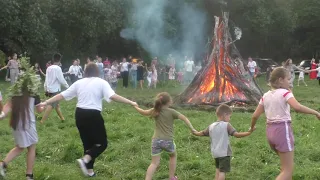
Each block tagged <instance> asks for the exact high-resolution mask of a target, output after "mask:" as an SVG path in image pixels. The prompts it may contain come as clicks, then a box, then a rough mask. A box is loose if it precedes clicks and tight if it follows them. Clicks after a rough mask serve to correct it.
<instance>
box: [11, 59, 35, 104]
mask: <svg viewBox="0 0 320 180" xmlns="http://www.w3.org/2000/svg"><path fill="white" fill-rule="evenodd" d="M29 60H30V58H29V57H22V58H21V59H20V68H21V70H22V71H23V72H22V73H20V74H19V76H18V79H17V81H16V82H15V83H14V84H13V85H12V86H10V87H9V89H8V91H9V92H8V96H9V97H10V98H11V97H13V96H22V91H23V89H25V88H27V90H28V92H29V93H30V96H37V95H39V89H40V86H41V81H40V79H39V78H38V77H37V76H36V72H35V69H34V67H33V66H31V65H30V64H29Z"/></svg>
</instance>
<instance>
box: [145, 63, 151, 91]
mask: <svg viewBox="0 0 320 180" xmlns="http://www.w3.org/2000/svg"><path fill="white" fill-rule="evenodd" d="M146 67H147V66H146ZM151 78H152V71H151V68H150V67H149V68H147V81H148V88H150V87H151Z"/></svg>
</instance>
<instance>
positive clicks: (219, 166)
mask: <svg viewBox="0 0 320 180" xmlns="http://www.w3.org/2000/svg"><path fill="white" fill-rule="evenodd" d="M231 114H232V110H231V108H230V107H229V106H228V105H225V104H223V105H220V106H219V107H218V108H217V111H216V115H217V117H218V120H217V121H216V122H214V123H212V124H211V125H210V126H209V127H208V128H207V129H206V130H204V131H200V132H193V134H194V135H196V136H210V139H211V153H212V156H213V157H214V158H215V163H216V175H215V179H216V180H224V179H225V176H226V174H225V173H227V172H230V169H231V163H230V159H231V156H232V151H231V146H230V141H229V136H234V137H237V138H242V137H246V136H249V135H250V134H251V133H252V132H253V131H254V128H252V129H250V130H249V131H248V132H237V131H236V130H235V129H234V128H233V127H232V125H231V124H230V117H231Z"/></svg>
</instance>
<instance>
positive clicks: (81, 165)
mask: <svg viewBox="0 0 320 180" xmlns="http://www.w3.org/2000/svg"><path fill="white" fill-rule="evenodd" d="M77 161H78V164H79V166H80V169H81V171H82V173H83V174H84V175H85V176H88V169H87V167H86V163H85V162H84V161H83V160H82V159H77Z"/></svg>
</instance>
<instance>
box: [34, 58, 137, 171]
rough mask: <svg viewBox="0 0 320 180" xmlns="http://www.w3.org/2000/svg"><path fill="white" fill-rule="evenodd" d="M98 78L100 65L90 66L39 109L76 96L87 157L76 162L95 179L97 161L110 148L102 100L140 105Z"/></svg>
mask: <svg viewBox="0 0 320 180" xmlns="http://www.w3.org/2000/svg"><path fill="white" fill-rule="evenodd" d="M99 75H100V72H99V69H98V66H97V65H96V64H94V63H89V64H88V65H87V66H86V69H85V72H84V76H85V78H83V79H80V80H78V81H77V82H75V83H74V84H73V85H71V86H70V88H69V89H67V90H65V91H64V92H62V93H60V94H58V95H56V96H54V97H52V98H50V99H48V100H46V101H45V102H43V103H40V106H46V105H48V104H51V103H54V102H57V101H60V100H63V99H65V100H71V99H73V98H74V97H77V100H78V102H77V108H76V113H75V118H76V125H77V128H78V130H79V133H80V137H81V140H82V143H83V148H84V156H83V157H82V158H81V159H78V160H77V161H78V163H79V165H80V168H81V170H82V172H83V173H84V175H85V176H95V173H94V171H93V165H94V161H95V159H96V158H97V157H98V156H99V155H100V154H101V153H102V152H103V151H104V150H105V149H106V148H107V145H108V141H107V134H106V129H105V126H104V120H103V117H102V115H101V111H102V99H105V100H106V101H107V102H110V101H111V100H114V101H117V102H121V103H125V104H130V105H132V106H137V103H135V102H132V101H130V100H128V99H126V98H124V97H121V96H119V95H117V94H115V92H114V91H113V90H112V89H111V87H110V85H109V83H108V82H107V81H105V80H103V79H101V78H99Z"/></svg>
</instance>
